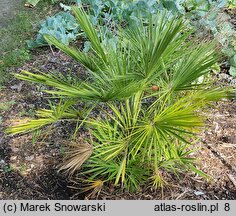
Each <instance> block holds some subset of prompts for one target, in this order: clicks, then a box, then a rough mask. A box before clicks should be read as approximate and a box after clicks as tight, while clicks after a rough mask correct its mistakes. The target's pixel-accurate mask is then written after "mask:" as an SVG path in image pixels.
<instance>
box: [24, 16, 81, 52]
mask: <svg viewBox="0 0 236 216" xmlns="http://www.w3.org/2000/svg"><path fill="white" fill-rule="evenodd" d="M78 31H79V26H78V24H77V23H76V21H75V18H74V17H73V16H72V15H71V14H70V13H68V12H60V13H57V14H56V15H55V16H53V17H48V18H47V19H46V20H45V21H44V22H43V23H42V24H41V29H40V30H39V33H38V35H37V37H36V39H35V41H28V47H29V48H31V49H32V48H35V47H40V46H46V45H48V43H47V41H46V40H45V39H44V37H43V35H44V34H50V35H53V36H55V37H57V38H58V39H59V40H61V41H63V43H65V44H69V42H70V41H72V40H74V39H76V37H77V36H78Z"/></svg>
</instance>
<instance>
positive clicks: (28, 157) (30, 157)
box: [25, 155, 34, 161]
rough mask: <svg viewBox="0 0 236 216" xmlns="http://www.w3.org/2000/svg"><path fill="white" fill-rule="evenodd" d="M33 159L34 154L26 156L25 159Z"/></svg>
mask: <svg viewBox="0 0 236 216" xmlns="http://www.w3.org/2000/svg"><path fill="white" fill-rule="evenodd" d="M33 159H34V155H31V156H27V157H25V160H27V161H32V160H33Z"/></svg>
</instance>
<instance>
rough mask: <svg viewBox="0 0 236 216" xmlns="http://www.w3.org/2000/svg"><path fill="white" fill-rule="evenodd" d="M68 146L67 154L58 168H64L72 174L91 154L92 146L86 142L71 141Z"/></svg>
mask: <svg viewBox="0 0 236 216" xmlns="http://www.w3.org/2000/svg"><path fill="white" fill-rule="evenodd" d="M69 148H70V150H69V151H68V152H67V153H66V154H67V156H66V158H65V161H64V162H63V165H62V166H61V168H60V170H66V171H68V172H69V173H70V174H73V173H74V172H75V171H76V170H78V169H79V168H80V167H81V165H82V164H83V163H84V162H85V161H86V160H87V159H88V158H89V157H90V156H91V154H92V152H93V146H92V145H91V144H90V143H88V142H81V143H77V142H71V143H69Z"/></svg>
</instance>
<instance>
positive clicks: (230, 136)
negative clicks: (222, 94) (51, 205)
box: [0, 49, 236, 199]
mask: <svg viewBox="0 0 236 216" xmlns="http://www.w3.org/2000/svg"><path fill="white" fill-rule="evenodd" d="M33 68H37V69H38V70H40V71H49V70H50V71H64V72H65V73H67V72H72V73H75V74H77V75H78V76H79V75H81V76H83V75H84V72H83V70H81V68H80V67H79V66H78V63H76V62H74V61H73V60H71V59H70V58H68V57H67V56H66V55H64V54H62V53H61V52H58V51H55V52H54V54H52V52H51V51H50V50H49V49H43V50H41V51H38V52H37V53H35V56H34V60H32V61H30V62H28V63H27V64H25V65H24V66H22V67H21V68H17V69H16V72H18V71H19V70H21V69H27V70H33ZM217 76H218V77H216V78H217V80H218V81H217V82H220V83H221V84H222V85H229V83H230V84H232V85H235V79H233V78H231V77H230V76H228V74H227V71H226V70H224V71H222V73H221V74H219V75H217ZM43 94H44V93H42V92H41V91H40V87H36V86H35V85H29V84H28V83H26V82H23V81H19V80H12V81H11V82H10V83H9V84H8V85H7V86H6V87H5V88H4V89H2V91H1V96H0V103H1V104H3V103H4V104H6V102H9V101H11V103H8V104H7V105H6V106H7V108H5V109H2V110H1V114H2V116H3V123H2V125H1V126H0V127H1V128H0V131H1V132H0V133H1V134H0V199H236V135H235V134H236V102H235V101H222V102H217V103H215V104H214V107H211V108H210V111H209V113H210V115H208V117H207V121H206V124H207V127H206V129H205V130H204V131H202V133H201V139H200V140H199V142H198V144H197V147H199V150H198V151H197V152H195V153H194V157H196V158H198V164H199V168H200V169H201V170H203V171H204V172H205V173H207V174H209V175H210V176H212V180H211V181H208V182H207V181H206V180H205V179H203V178H201V177H199V176H197V175H196V174H192V173H188V174H186V175H180V176H179V179H177V178H176V177H174V176H172V175H170V176H166V178H165V180H166V181H167V183H168V184H167V185H166V186H165V188H164V189H158V190H153V189H152V188H151V187H150V186H146V185H145V186H142V187H141V191H139V192H136V193H130V192H126V191H121V190H120V189H119V187H116V188H114V186H112V185H105V187H104V188H103V189H102V190H101V191H100V193H99V194H98V195H97V194H96V195H95V196H93V195H91V194H89V192H88V193H86V194H85V193H82V189H81V188H82V186H81V185H78V184H76V183H75V181H76V177H73V176H72V177H70V176H68V175H66V174H64V173H61V172H58V165H59V164H60V163H61V162H62V156H63V154H64V147H65V143H66V142H67V138H68V136H69V133H68V132H69V131H70V125H68V126H66V127H65V125H64V127H63V128H62V127H61V126H60V125H59V126H58V127H57V130H54V131H53V133H49V134H48V135H47V137H44V140H42V139H38V140H36V141H35V143H32V135H23V136H15V137H11V136H9V137H7V136H6V135H4V132H3V131H4V129H5V128H6V127H7V126H9V125H11V124H13V122H15V121H16V120H15V119H22V118H29V117H32V116H34V112H33V110H35V109H37V108H39V107H44V106H46V105H45V104H46V102H47V98H45V97H43ZM44 96H45V95H44Z"/></svg>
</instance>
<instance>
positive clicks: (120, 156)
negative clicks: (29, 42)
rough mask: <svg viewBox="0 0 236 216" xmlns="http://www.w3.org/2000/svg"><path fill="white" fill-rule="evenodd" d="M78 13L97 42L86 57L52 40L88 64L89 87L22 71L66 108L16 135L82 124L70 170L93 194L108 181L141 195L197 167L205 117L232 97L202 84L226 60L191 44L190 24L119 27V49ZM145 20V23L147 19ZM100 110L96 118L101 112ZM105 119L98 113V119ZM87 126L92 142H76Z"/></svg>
mask: <svg viewBox="0 0 236 216" xmlns="http://www.w3.org/2000/svg"><path fill="white" fill-rule="evenodd" d="M72 10H73V13H74V15H75V17H76V19H77V21H78V23H79V25H80V27H81V29H83V31H84V33H85V35H86V36H87V38H88V40H89V41H90V43H91V47H92V48H91V49H90V50H89V51H88V52H83V51H81V50H79V49H77V48H73V47H70V46H68V45H66V44H64V43H62V42H61V41H59V40H58V39H57V38H55V37H53V36H50V35H46V36H45V39H46V40H47V41H48V42H49V43H50V44H53V45H55V46H56V47H58V48H59V49H61V50H62V51H64V52H65V53H66V54H68V55H69V56H71V57H72V58H74V59H75V60H77V61H78V62H79V63H80V64H81V65H83V66H84V67H85V68H86V70H87V74H88V78H87V79H86V80H79V79H78V78H77V77H74V81H72V80H65V79H62V78H61V76H55V75H53V74H50V73H37V74H36V73H32V72H28V71H22V73H21V74H16V77H17V78H19V79H22V80H26V81H30V82H34V83H40V84H44V85H47V86H49V87H52V88H53V89H55V90H53V89H52V88H50V90H47V91H46V92H47V93H49V94H52V95H53V96H54V97H58V98H60V102H59V104H53V103H50V109H42V110H39V111H38V112H37V115H38V117H39V118H38V119H32V120H30V121H28V122H26V123H22V124H20V125H16V126H13V127H11V128H9V129H8V133H11V134H19V133H25V132H30V131H34V130H38V129H39V128H41V127H44V126H47V125H49V124H53V123H56V122H58V121H74V122H75V123H76V127H75V131H74V141H73V143H72V144H71V145H70V151H69V152H68V157H67V158H68V159H67V160H66V161H65V162H64V164H63V166H62V169H66V170H68V171H70V172H71V173H74V172H75V171H76V170H77V169H79V168H81V169H82V173H83V174H84V175H85V176H86V177H87V179H88V182H90V183H91V186H90V187H89V188H90V189H91V188H93V187H99V188H100V187H101V186H102V185H103V183H104V182H110V183H113V184H114V185H121V186H123V187H125V188H127V189H128V190H136V189H138V188H139V186H140V185H141V184H142V183H145V182H146V181H150V182H151V183H152V185H153V186H155V187H160V186H162V185H163V184H164V183H165V178H164V176H165V175H166V174H169V173H171V174H174V175H177V176H178V175H179V174H180V173H182V172H186V170H193V171H194V172H196V173H198V174H199V175H202V176H206V175H205V174H204V173H203V172H201V171H200V170H198V169H197V168H196V167H195V161H194V158H192V157H191V156H190V155H191V153H192V152H193V151H194V149H191V145H192V143H193V142H194V141H193V140H194V137H195V136H196V132H197V131H198V130H199V129H200V128H201V127H202V126H203V122H204V118H203V117H202V116H201V112H200V111H201V110H202V109H203V108H204V107H206V105H207V104H209V103H210V102H211V101H215V100H219V99H221V98H225V97H228V96H230V94H228V91H229V90H227V89H224V90H221V89H219V88H217V87H214V88H211V85H210V83H207V82H206V79H203V81H202V82H199V78H200V77H202V76H204V75H206V74H207V73H209V71H210V68H211V66H213V65H214V64H215V63H216V62H217V61H218V60H219V56H218V55H217V54H216V53H215V50H214V48H215V45H214V43H205V44H204V45H201V44H197V43H196V42H194V41H193V39H192V40H189V39H188V38H189V36H190V35H191V33H192V31H189V30H188V28H187V27H186V25H185V23H184V21H183V20H182V19H180V18H179V19H176V17H172V18H171V17H169V16H168V14H166V13H163V14H161V13H159V14H158V15H157V16H151V15H150V16H149V17H148V22H146V21H145V22H143V19H142V17H140V20H139V22H138V23H136V24H135V23H134V25H133V26H132V27H129V28H127V29H125V30H124V29H122V28H117V29H118V31H117V32H116V35H117V43H115V44H110V43H107V42H106V41H107V39H109V35H106V34H105V35H104V34H101V31H102V30H101V29H100V28H98V29H97V28H95V27H94V26H93V24H92V21H91V20H90V18H89V16H88V15H87V14H86V12H85V11H84V9H82V8H78V7H73V8H72ZM144 20H145V19H144ZM95 111H96V112H95ZM95 113H97V114H95ZM82 126H84V127H85V128H87V129H88V133H90V139H84V140H83V142H82V141H78V140H76V137H77V136H78V135H79V133H80V128H81V127H82Z"/></svg>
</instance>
